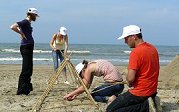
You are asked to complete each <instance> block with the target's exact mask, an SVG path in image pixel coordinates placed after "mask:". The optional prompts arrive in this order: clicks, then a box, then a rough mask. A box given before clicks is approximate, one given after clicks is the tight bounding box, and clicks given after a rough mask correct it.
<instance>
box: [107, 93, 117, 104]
mask: <svg viewBox="0 0 179 112" xmlns="http://www.w3.org/2000/svg"><path fill="white" fill-rule="evenodd" d="M115 99H116V96H115V95H112V96H110V97H109V99H108V103H107V105H109V104H111V102H113V101H114V100H115Z"/></svg>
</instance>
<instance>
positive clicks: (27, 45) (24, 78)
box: [11, 8, 38, 95]
mask: <svg viewBox="0 0 179 112" xmlns="http://www.w3.org/2000/svg"><path fill="white" fill-rule="evenodd" d="M37 17H38V12H37V9H35V8H29V9H28V11H27V17H26V18H25V19H24V20H22V21H19V22H16V23H14V24H12V25H11V29H12V30H13V31H15V32H16V33H18V34H20V38H21V45H20V52H21V55H22V71H21V74H20V76H19V82H18V90H17V95H21V94H25V95H28V94H29V93H30V91H32V90H33V88H32V83H31V76H32V72H33V50H34V39H33V37H32V31H33V29H32V27H31V21H35V20H36V18H37Z"/></svg>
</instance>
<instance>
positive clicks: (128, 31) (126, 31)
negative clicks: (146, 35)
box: [118, 25, 141, 39]
mask: <svg viewBox="0 0 179 112" xmlns="http://www.w3.org/2000/svg"><path fill="white" fill-rule="evenodd" d="M139 33H141V30H140V28H139V27H138V26H136V25H129V26H126V27H124V28H123V33H122V36H120V37H119V38H118V39H123V38H125V37H127V36H129V35H134V34H139Z"/></svg>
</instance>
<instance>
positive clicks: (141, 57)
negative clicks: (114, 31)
mask: <svg viewBox="0 0 179 112" xmlns="http://www.w3.org/2000/svg"><path fill="white" fill-rule="evenodd" d="M118 39H125V43H126V44H127V45H128V46H129V47H130V48H133V50H132V51H131V53H130V57H129V65H128V74H127V76H126V80H127V82H128V86H129V87H130V89H129V90H128V91H127V92H126V93H123V94H121V95H119V96H118V97H117V98H116V99H114V101H113V102H112V103H111V104H110V105H109V106H108V107H107V109H106V111H107V112H149V102H148V98H149V99H150V100H152V98H155V96H156V94H157V85H158V76H159V56H158V52H157V50H156V48H155V47H154V46H153V45H151V44H149V43H147V42H145V41H144V40H143V38H142V33H141V29H140V28H139V27H138V26H136V25H129V26H126V27H124V28H123V34H122V36H121V37H119V38H118ZM153 106H154V103H153ZM153 111H154V112H155V111H156V110H155V108H153Z"/></svg>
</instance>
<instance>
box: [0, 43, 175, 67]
mask: <svg viewBox="0 0 179 112" xmlns="http://www.w3.org/2000/svg"><path fill="white" fill-rule="evenodd" d="M19 48H20V45H19V43H0V64H22V57H21V54H20V50H19ZM156 48H157V49H158V52H159V58H160V65H167V64H168V63H170V62H171V61H172V59H173V58H174V57H175V56H176V55H177V54H179V46H163V45H158V46H156ZM131 50H132V49H130V48H128V46H127V45H117V44H115V45H111V44H69V48H68V54H69V55H70V56H69V59H70V61H71V63H73V64H78V63H79V62H82V61H83V60H84V59H85V60H88V61H92V60H95V59H105V60H108V61H110V62H111V63H113V64H114V65H127V64H128V62H129V60H128V59H129V54H130V52H131ZM51 52H52V51H51V48H50V46H49V43H36V44H35V48H34V55H33V63H34V64H36V65H53V60H52V54H51Z"/></svg>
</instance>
